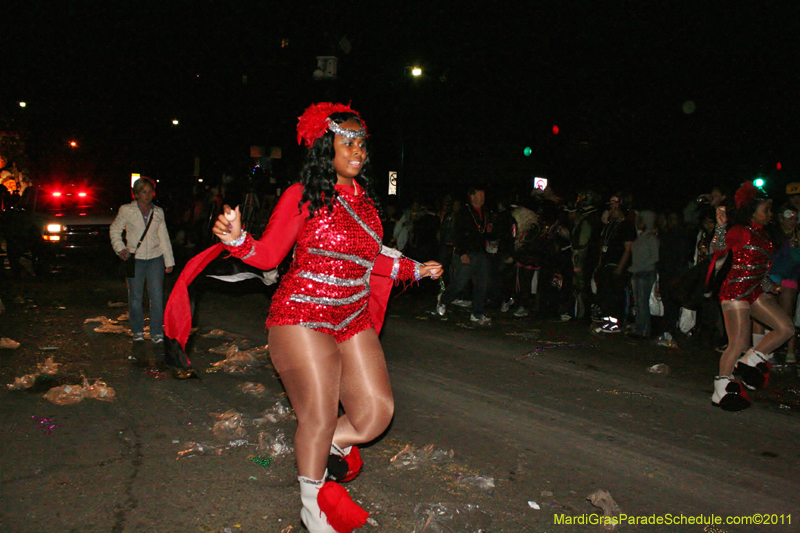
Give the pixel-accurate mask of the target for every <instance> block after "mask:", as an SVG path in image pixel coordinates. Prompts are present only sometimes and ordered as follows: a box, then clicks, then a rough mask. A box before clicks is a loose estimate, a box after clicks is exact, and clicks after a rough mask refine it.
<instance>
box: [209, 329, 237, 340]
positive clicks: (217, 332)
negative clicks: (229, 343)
mask: <svg viewBox="0 0 800 533" xmlns="http://www.w3.org/2000/svg"><path fill="white" fill-rule="evenodd" d="M202 336H203V337H205V338H206V339H227V340H231V339H235V338H236V335H234V334H233V333H230V332H228V331H225V330H223V329H212V330H211V331H209V332H208V333H206V334H205V335H202Z"/></svg>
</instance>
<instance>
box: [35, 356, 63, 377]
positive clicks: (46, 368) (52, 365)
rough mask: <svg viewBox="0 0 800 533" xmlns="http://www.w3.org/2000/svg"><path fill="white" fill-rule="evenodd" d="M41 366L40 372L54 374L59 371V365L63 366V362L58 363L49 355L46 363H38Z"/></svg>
mask: <svg viewBox="0 0 800 533" xmlns="http://www.w3.org/2000/svg"><path fill="white" fill-rule="evenodd" d="M36 366H37V367H38V368H39V373H40V374H47V375H48V376H52V375H53V374H57V373H58V367H60V366H61V363H56V362H55V361H54V360H53V358H52V357H48V358H47V359H45V360H44V363H39V364H38V365H36Z"/></svg>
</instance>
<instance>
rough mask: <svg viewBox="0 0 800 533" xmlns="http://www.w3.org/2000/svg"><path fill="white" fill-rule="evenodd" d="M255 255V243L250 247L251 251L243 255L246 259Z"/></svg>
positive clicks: (243, 258)
mask: <svg viewBox="0 0 800 533" xmlns="http://www.w3.org/2000/svg"><path fill="white" fill-rule="evenodd" d="M254 255H256V245H255V244H254V245H253V246H251V247H250V251H249V252H247V255H246V256H244V257H242V260H245V259H247V258H248V257H253V256H254Z"/></svg>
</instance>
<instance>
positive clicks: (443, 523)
mask: <svg viewBox="0 0 800 533" xmlns="http://www.w3.org/2000/svg"><path fill="white" fill-rule="evenodd" d="M491 523H492V517H491V516H490V515H489V514H487V513H486V512H484V511H482V510H481V509H479V507H478V506H477V505H472V504H455V503H418V504H417V505H416V507H414V529H413V530H412V533H423V532H425V533H428V532H432V533H451V532H456V531H457V532H459V533H485V532H486V531H488V528H489V525H490V524H491Z"/></svg>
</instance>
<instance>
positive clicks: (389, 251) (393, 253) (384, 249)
mask: <svg viewBox="0 0 800 533" xmlns="http://www.w3.org/2000/svg"><path fill="white" fill-rule="evenodd" d="M381 253H382V254H383V255H385V256H387V257H393V258H395V259H400V258H401V257H403V253H402V252H401V251H400V250H398V249H397V248H389V247H388V246H381Z"/></svg>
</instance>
